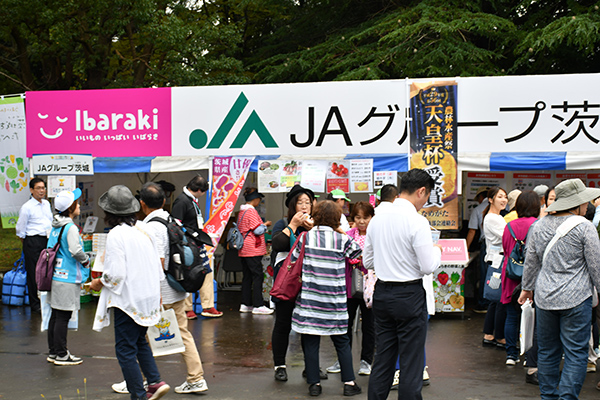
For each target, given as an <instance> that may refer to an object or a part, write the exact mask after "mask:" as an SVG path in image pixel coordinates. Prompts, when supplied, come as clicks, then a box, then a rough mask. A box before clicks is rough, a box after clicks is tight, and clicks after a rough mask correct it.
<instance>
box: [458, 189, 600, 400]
mask: <svg viewBox="0 0 600 400" xmlns="http://www.w3.org/2000/svg"><path fill="white" fill-rule="evenodd" d="M476 200H477V201H478V203H479V205H478V206H477V207H476V208H474V209H473V211H472V214H471V219H470V222H469V233H468V236H467V239H468V243H469V244H473V243H474V239H475V237H476V234H477V232H480V238H481V239H480V252H481V260H482V262H481V269H480V277H481V279H480V280H479V284H480V287H479V289H480V290H479V291H478V292H477V293H478V303H477V306H478V308H477V311H479V312H486V316H485V322H484V326H483V340H482V344H483V346H484V347H489V348H500V349H503V350H505V351H506V365H507V366H508V367H512V366H515V365H517V364H518V363H520V362H521V360H520V357H519V355H520V353H521V354H522V353H525V355H526V358H525V360H524V363H523V364H524V366H526V367H527V372H526V377H525V381H526V382H527V383H530V384H534V385H539V389H540V393H541V396H542V399H559V398H560V399H576V398H578V395H579V392H580V391H581V388H582V385H583V382H584V380H585V374H586V373H587V372H595V371H596V360H597V358H598V355H597V354H598V353H600V351H599V350H598V327H597V325H596V307H597V305H598V300H597V299H598V293H597V289H596V288H598V287H599V286H598V285H599V284H600V269H599V268H598V266H599V262H600V259H599V251H600V240H599V234H598V230H597V226H598V221H600V189H595V188H587V187H585V185H584V184H583V182H582V181H581V180H579V179H569V180H566V181H563V182H561V183H559V184H558V185H556V187H550V188H549V187H547V186H545V185H540V186H538V187H535V188H534V190H533V191H524V192H521V191H520V190H513V191H511V192H510V193H508V194H507V192H506V191H505V190H504V189H503V188H500V187H491V188H480V190H478V192H477V195H476ZM521 245H524V246H525V249H526V250H524V251H523V253H522V255H523V258H522V260H521V261H520V262H521V263H522V273H521V275H520V276H518V275H515V271H514V269H513V268H514V267H513V266H512V265H511V266H510V267H511V268H509V263H513V265H514V262H515V260H514V257H515V254H517V253H516V252H515V247H517V246H521ZM494 271H499V272H498V274H499V275H500V284H499V285H495V284H494V283H493V282H494V280H495V279H497V278H498V277H497V276H496V277H494ZM491 289H494V290H491ZM496 292H497V294H496ZM526 302H531V304H532V305H533V307H534V308H535V324H534V325H533V328H532V329H533V341H532V343H531V347H529V346H528V347H529V348H525V349H522V350H527V351H526V352H524V351H519V350H520V349H519V345H520V343H519V342H520V341H519V337H520V336H519V333H520V329H519V324H520V320H521V318H520V314H521V306H522V305H523V304H525V303H526ZM563 359H564V365H563V367H562V371H561V368H560V364H561V361H562V360H563ZM598 389H599V390H600V383H599V384H598Z"/></svg>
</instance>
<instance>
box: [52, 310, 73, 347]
mask: <svg viewBox="0 0 600 400" xmlns="http://www.w3.org/2000/svg"><path fill="white" fill-rule="evenodd" d="M72 315H73V311H63V310H55V309H54V308H53V309H52V316H51V317H50V321H49V322H48V350H49V353H50V354H55V355H57V356H59V357H64V356H66V355H67V331H68V326H69V320H70V319H71V316H72Z"/></svg>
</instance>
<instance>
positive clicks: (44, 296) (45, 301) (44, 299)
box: [40, 292, 79, 332]
mask: <svg viewBox="0 0 600 400" xmlns="http://www.w3.org/2000/svg"><path fill="white" fill-rule="evenodd" d="M49 300H50V299H49V298H48V292H40V306H41V308H42V324H41V327H40V330H41V331H42V332H44V331H47V330H48V324H49V323H50V317H51V316H52V307H50V302H49ZM78 327H79V311H77V310H75V311H73V315H71V319H70V320H69V324H68V325H67V329H69V330H71V331H76V330H77V328H78Z"/></svg>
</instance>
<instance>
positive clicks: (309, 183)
mask: <svg viewBox="0 0 600 400" xmlns="http://www.w3.org/2000/svg"><path fill="white" fill-rule="evenodd" d="M326 174H327V161H320V160H312V161H311V160H305V161H303V162H302V177H301V180H300V185H302V187H304V188H307V189H310V190H312V191H313V192H315V193H324V192H325V175H326Z"/></svg>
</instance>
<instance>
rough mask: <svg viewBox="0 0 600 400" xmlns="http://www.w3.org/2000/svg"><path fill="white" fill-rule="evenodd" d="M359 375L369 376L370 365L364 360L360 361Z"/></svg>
mask: <svg viewBox="0 0 600 400" xmlns="http://www.w3.org/2000/svg"><path fill="white" fill-rule="evenodd" d="M358 374H359V375H371V364H369V363H368V362H366V361H365V360H360V368H359V369H358Z"/></svg>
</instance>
